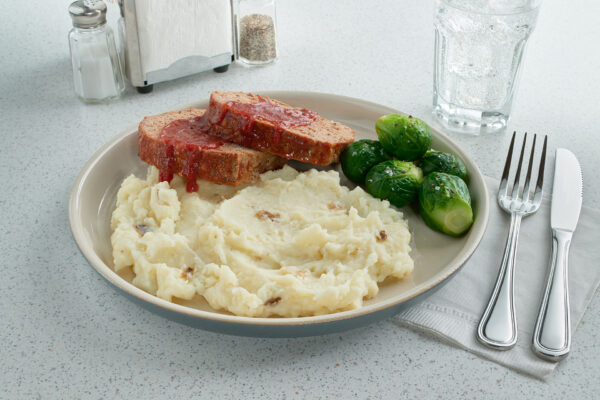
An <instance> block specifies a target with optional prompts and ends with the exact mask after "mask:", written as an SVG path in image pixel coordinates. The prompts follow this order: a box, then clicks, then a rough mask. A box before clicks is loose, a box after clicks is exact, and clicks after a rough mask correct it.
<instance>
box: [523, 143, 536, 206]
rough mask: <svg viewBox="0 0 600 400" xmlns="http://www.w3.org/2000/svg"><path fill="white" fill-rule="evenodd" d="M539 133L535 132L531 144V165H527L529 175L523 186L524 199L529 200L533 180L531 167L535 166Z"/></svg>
mask: <svg viewBox="0 0 600 400" xmlns="http://www.w3.org/2000/svg"><path fill="white" fill-rule="evenodd" d="M536 139H537V135H536V134H535V133H534V134H533V144H532V145H531V155H530V156H529V165H528V166H527V176H526V177H525V187H524V188H523V201H527V200H529V192H530V190H529V187H530V181H531V169H532V167H533V156H534V154H535V141H536Z"/></svg>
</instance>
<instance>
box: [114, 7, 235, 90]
mask: <svg viewBox="0 0 600 400" xmlns="http://www.w3.org/2000/svg"><path fill="white" fill-rule="evenodd" d="M119 6H120V9H121V16H122V19H121V21H120V27H119V33H120V35H121V43H122V44H123V45H124V57H125V66H126V74H127V78H128V79H129V81H130V82H131V83H132V84H133V86H136V87H137V88H138V91H140V92H142V93H143V92H149V91H151V90H152V84H154V83H157V82H163V81H168V80H171V79H176V78H180V77H182V76H187V75H191V74H195V73H198V72H202V71H206V70H209V69H215V70H216V71H217V72H225V71H226V70H227V67H228V66H229V64H231V62H232V61H233V55H234V53H233V12H232V3H231V1H230V0H169V1H165V0H119Z"/></svg>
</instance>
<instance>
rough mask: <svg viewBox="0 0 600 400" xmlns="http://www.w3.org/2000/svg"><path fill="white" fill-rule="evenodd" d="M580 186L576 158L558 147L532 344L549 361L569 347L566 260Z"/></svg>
mask: <svg viewBox="0 0 600 400" xmlns="http://www.w3.org/2000/svg"><path fill="white" fill-rule="evenodd" d="M582 189H583V179H582V176H581V167H580V165H579V162H578V161H577V158H575V155H574V154H573V153H571V152H570V151H569V150H567V149H557V150H556V164H555V167H554V184H553V188H552V208H551V213H550V226H551V228H552V257H551V258H550V266H549V268H548V281H547V283H546V290H545V292H544V297H543V300H542V303H541V306H540V311H539V314H538V317H537V322H536V324H535V331H534V334H533V344H532V348H533V352H534V353H535V354H536V355H537V356H538V357H541V358H544V359H546V360H550V361H559V360H562V359H563V358H565V357H566V356H567V354H568V353H569V350H570V349H571V317H570V311H569V287H568V276H569V275H568V266H569V262H568V261H569V247H570V245H571V237H572V236H573V232H574V231H575V227H576V226H577V221H578V220H579V212H580V211H581V202H582V196H583V193H582Z"/></svg>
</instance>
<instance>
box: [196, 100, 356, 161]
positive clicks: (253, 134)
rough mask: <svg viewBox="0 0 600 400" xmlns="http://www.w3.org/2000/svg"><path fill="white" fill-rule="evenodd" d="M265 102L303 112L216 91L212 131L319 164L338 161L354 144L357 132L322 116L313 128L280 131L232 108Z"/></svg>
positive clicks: (210, 109) (212, 103)
mask: <svg viewBox="0 0 600 400" xmlns="http://www.w3.org/2000/svg"><path fill="white" fill-rule="evenodd" d="M265 100H267V101H270V102H272V103H273V104H275V105H278V106H281V107H284V108H287V109H297V110H301V109H299V108H296V107H292V106H290V105H288V104H285V103H282V102H280V101H277V100H274V99H269V98H266V97H261V96H258V95H255V94H251V93H241V92H222V91H215V92H213V93H212V94H211V96H210V105H209V107H208V111H207V119H208V121H209V122H210V124H211V130H212V132H213V133H214V134H215V135H217V136H220V137H222V138H224V139H227V140H230V141H232V142H234V143H238V144H241V145H244V146H247V147H251V148H253V149H256V150H262V151H267V152H269V153H272V154H276V155H278V156H281V157H284V158H287V159H293V160H298V161H303V162H308V163H311V164H315V165H329V164H331V163H332V162H335V161H337V160H338V158H339V155H340V153H341V152H342V150H344V148H345V147H346V146H347V145H348V144H349V143H352V142H353V141H354V135H355V132H354V130H353V129H351V128H349V127H347V126H346V125H343V124H341V123H338V122H334V121H330V120H328V119H325V118H322V117H320V116H318V115H317V116H316V119H315V120H314V121H313V122H312V123H311V124H310V125H304V126H294V127H291V128H280V127H277V126H276V125H275V124H273V123H271V122H269V121H266V120H264V119H261V118H253V117H252V116H249V115H245V114H243V113H239V112H236V111H235V109H233V110H232V109H231V108H230V107H228V104H231V102H234V103H235V102H237V103H242V104H256V103H260V102H262V101H265ZM249 119H251V120H249Z"/></svg>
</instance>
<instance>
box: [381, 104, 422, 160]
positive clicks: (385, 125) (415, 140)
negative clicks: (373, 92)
mask: <svg viewBox="0 0 600 400" xmlns="http://www.w3.org/2000/svg"><path fill="white" fill-rule="evenodd" d="M375 130H376V131H377V137H378V138H379V141H380V142H381V144H382V145H383V148H384V149H386V150H387V152H388V153H390V154H392V155H393V156H395V157H396V158H399V159H400V160H407V161H412V160H416V159H417V158H421V157H422V156H423V154H425V152H426V151H427V150H429V147H431V139H432V134H431V128H429V126H428V125H427V124H426V123H425V122H423V121H421V120H420V119H419V118H414V117H412V116H410V115H409V116H406V115H400V114H388V115H384V116H382V117H380V118H379V119H378V120H377V122H375Z"/></svg>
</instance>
